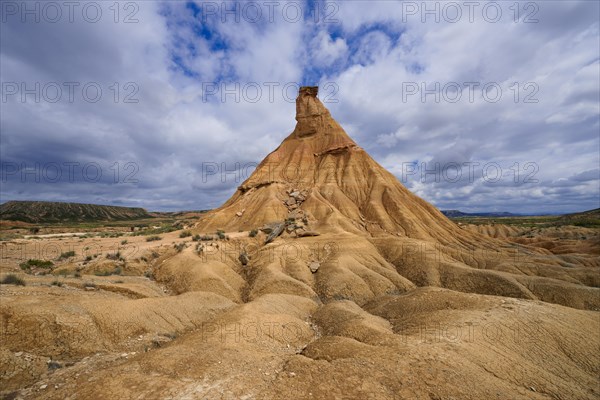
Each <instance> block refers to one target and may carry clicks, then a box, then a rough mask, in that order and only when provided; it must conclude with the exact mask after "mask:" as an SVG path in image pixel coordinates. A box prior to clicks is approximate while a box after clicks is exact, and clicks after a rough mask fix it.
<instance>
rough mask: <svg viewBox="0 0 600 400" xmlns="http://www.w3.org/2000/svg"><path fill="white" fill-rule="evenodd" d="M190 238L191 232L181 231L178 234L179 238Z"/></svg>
mask: <svg viewBox="0 0 600 400" xmlns="http://www.w3.org/2000/svg"><path fill="white" fill-rule="evenodd" d="M190 236H192V232H190V231H183V232H181V233H180V234H179V237H180V238H186V237H190Z"/></svg>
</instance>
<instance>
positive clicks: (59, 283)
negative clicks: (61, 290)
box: [52, 281, 63, 287]
mask: <svg viewBox="0 0 600 400" xmlns="http://www.w3.org/2000/svg"><path fill="white" fill-rule="evenodd" d="M62 285H63V283H62V282H61V281H52V286H58V287H61V286H62Z"/></svg>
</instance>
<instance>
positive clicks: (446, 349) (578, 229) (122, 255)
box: [0, 87, 600, 400]
mask: <svg viewBox="0 0 600 400" xmlns="http://www.w3.org/2000/svg"><path fill="white" fill-rule="evenodd" d="M296 107H297V110H296V120H297V124H296V127H295V129H294V131H293V132H292V133H291V134H290V135H289V136H288V137H287V138H286V139H285V140H284V141H283V142H282V143H281V145H280V146H279V147H278V148H277V149H275V150H274V151H273V152H272V153H270V154H269V155H267V157H266V158H265V159H264V160H263V161H262V162H261V163H260V164H259V166H258V167H257V169H256V170H255V171H254V173H253V174H252V176H250V178H249V179H248V180H247V181H245V182H244V183H243V184H242V185H241V186H240V187H239V188H237V190H236V192H235V193H234V194H233V196H232V197H231V198H230V199H229V200H228V201H227V202H226V203H225V204H224V205H223V206H221V207H220V208H218V209H216V210H211V211H208V212H202V213H200V212H198V213H187V214H186V213H183V214H176V215H175V214H174V215H153V216H152V215H146V213H145V211H143V210H142V211H143V212H142V211H139V210H138V211H136V212H139V213H140V215H139V216H138V217H137V218H140V219H138V220H136V219H133V220H126V221H124V220H120V221H119V218H118V216H119V210H112V211H111V213H110V215H115V216H116V217H115V218H114V219H115V220H116V221H112V222H110V223H109V222H104V223H92V222H85V221H86V218H80V219H78V222H77V223H74V224H72V225H69V224H66V223H64V222H62V223H54V224H39V223H38V224H34V222H39V221H40V220H41V219H39V218H38V219H32V220H31V221H33V222H31V221H30V222H27V221H21V222H13V221H8V220H4V221H2V224H1V228H2V230H1V231H0V234H1V235H2V236H1V237H2V239H3V240H2V241H1V242H0V246H1V247H0V250H1V254H0V255H1V264H0V273H1V275H2V279H3V281H4V282H6V283H5V284H2V285H0V329H1V335H2V340H1V342H0V396H2V398H5V399H20V398H22V399H142V398H143V399H565V400H567V399H569V400H570V399H598V398H599V397H600V383H599V380H598V379H599V378H598V377H599V373H600V357H599V354H600V274H599V272H600V236H599V233H598V212H597V211H595V213H591V214H590V215H588V216H587V217H585V218H583V219H579V217H577V218H575V217H573V218H571V219H569V218H566V219H561V218H559V217H556V218H553V219H550V220H548V219H543V218H541V219H537V220H536V219H528V220H526V221H525V220H519V219H518V218H516V219H515V218H513V219H511V220H510V223H508V222H507V223H503V222H502V219H499V218H497V219H456V220H450V219H448V218H447V217H445V216H444V215H443V214H442V213H441V212H440V211H438V210H437V209H436V208H435V207H433V206H432V205H430V204H428V203H427V202H426V201H424V200H422V199H420V198H418V197H416V196H415V195H413V194H412V193H410V192H409V191H408V190H407V189H406V188H404V187H403V186H402V185H401V184H400V183H399V182H398V180H397V179H396V178H395V177H394V176H393V175H392V174H390V173H389V172H387V171H386V170H385V169H384V168H382V167H381V166H380V165H379V164H377V163H376V162H375V161H374V160H373V159H372V158H371V157H370V156H369V155H368V154H367V153H366V152H365V151H364V150H363V149H361V148H360V147H359V146H358V145H357V144H356V143H355V142H354V141H353V140H352V139H351V138H350V137H349V136H348V135H347V134H346V133H345V132H344V130H343V129H342V127H341V126H340V125H339V124H338V123H337V122H336V121H335V120H334V119H333V118H332V117H331V115H330V113H329V111H328V110H327V109H326V108H325V107H324V106H323V104H322V103H321V102H320V101H319V100H318V98H317V89H316V88H312V87H305V88H302V89H301V91H300V94H299V96H298V99H297V104H296ZM83 212H84V214H86V215H87V214H88V213H92V214H94V213H96V210H93V209H92V210H87V211H83ZM65 213H67V214H68V212H67V211H65ZM99 214H102V213H99ZM107 218H108V217H107ZM123 218H124V219H127V218H125V217H123ZM82 221H83V222H82ZM581 221H584V222H585V223H584V224H582V223H581ZM589 221H591V222H589Z"/></svg>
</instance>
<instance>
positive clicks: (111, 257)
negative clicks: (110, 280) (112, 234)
mask: <svg viewBox="0 0 600 400" xmlns="http://www.w3.org/2000/svg"><path fill="white" fill-rule="evenodd" d="M106 258H108V259H109V260H120V259H121V252H120V251H117V252H116V253H106Z"/></svg>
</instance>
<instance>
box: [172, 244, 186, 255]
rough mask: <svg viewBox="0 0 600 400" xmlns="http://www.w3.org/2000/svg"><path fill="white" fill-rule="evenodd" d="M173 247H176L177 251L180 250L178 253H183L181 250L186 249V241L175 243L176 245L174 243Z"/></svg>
mask: <svg viewBox="0 0 600 400" xmlns="http://www.w3.org/2000/svg"><path fill="white" fill-rule="evenodd" d="M173 248H174V249H175V250H177V252H178V253H181V251H182V250H183V249H185V243H183V242H181V243H177V244H174V245H173Z"/></svg>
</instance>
